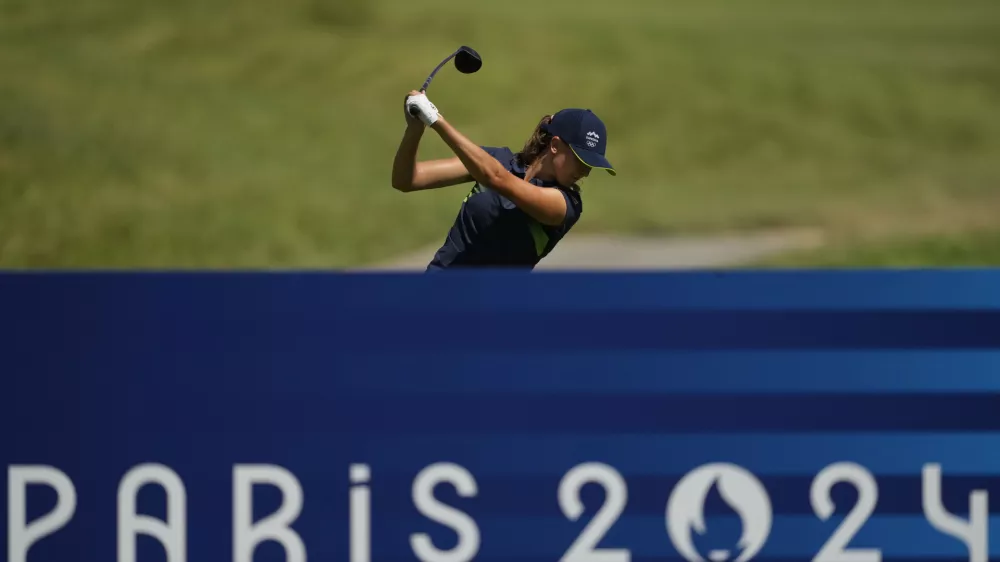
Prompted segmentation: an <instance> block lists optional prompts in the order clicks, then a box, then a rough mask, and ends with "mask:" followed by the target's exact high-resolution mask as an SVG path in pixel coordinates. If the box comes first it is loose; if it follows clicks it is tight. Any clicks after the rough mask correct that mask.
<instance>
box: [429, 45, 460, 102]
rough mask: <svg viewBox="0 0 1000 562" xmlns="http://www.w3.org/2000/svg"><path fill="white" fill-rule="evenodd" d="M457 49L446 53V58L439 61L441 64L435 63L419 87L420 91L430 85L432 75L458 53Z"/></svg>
mask: <svg viewBox="0 0 1000 562" xmlns="http://www.w3.org/2000/svg"><path fill="white" fill-rule="evenodd" d="M460 50H461V49H459V51H460ZM459 51H455V52H454V53H452V54H450V55H448V58H446V59H444V60H443V61H441V64H439V65H437V67H435V68H434V70H433V71H432V72H431V73H430V76H428V77H427V80H424V85H423V86H422V87H421V88H420V91H421V92H423V91H426V90H427V87H428V86H430V85H431V80H433V79H434V75H435V74H437V73H438V71H439V70H441V67H443V66H444V65H445V64H447V63H448V61H450V60H451V59H453V58H454V57H455V55H457V54H458V53H459Z"/></svg>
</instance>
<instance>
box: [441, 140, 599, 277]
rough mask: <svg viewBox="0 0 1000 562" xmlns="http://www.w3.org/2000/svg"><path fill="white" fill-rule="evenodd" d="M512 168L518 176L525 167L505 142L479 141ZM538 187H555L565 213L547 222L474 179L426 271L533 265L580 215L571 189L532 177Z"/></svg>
mask: <svg viewBox="0 0 1000 562" xmlns="http://www.w3.org/2000/svg"><path fill="white" fill-rule="evenodd" d="M482 148H483V150H485V151H486V152H488V153H489V154H490V155H491V156H493V157H494V158H496V159H497V161H498V162H500V163H501V164H503V165H504V167H505V168H507V170H508V171H510V172H511V173H512V174H514V175H516V176H518V177H520V178H521V179H524V174H525V171H526V170H525V168H524V167H523V166H520V165H519V164H518V163H517V159H516V158H515V156H514V153H513V152H512V151H511V150H510V149H509V148H507V147H488V146H484V147H482ZM530 183H532V184H534V185H537V186H539V189H541V188H548V187H551V188H555V189H558V190H559V191H560V192H562V194H563V197H565V198H566V218H565V219H564V220H563V223H562V224H560V225H555V226H549V225H545V224H542V223H540V222H538V221H536V220H535V219H533V218H531V217H530V216H529V215H528V214H527V213H525V212H524V211H522V210H521V209H519V208H517V206H516V205H514V203H512V202H511V201H510V200H509V199H507V198H506V197H504V196H503V195H501V194H499V193H498V192H496V191H494V190H493V189H491V188H490V187H488V186H484V185H480V184H479V183H478V182H477V183H476V184H475V185H474V186H473V187H472V191H471V192H469V195H468V196H467V197H466V198H465V200H464V201H463V202H462V208H461V209H460V210H459V212H458V217H456V218H455V224H454V225H452V227H451V230H450V231H449V232H448V236H447V238H445V241H444V244H443V245H442V246H441V249H439V250H438V251H437V254H435V255H434V259H433V260H432V261H431V263H430V264H429V265H428V266H427V271H437V270H442V269H445V268H449V267H471V266H478V267H518V268H528V269H533V268H534V267H535V265H537V264H538V262H539V261H540V260H541V259H542V258H544V257H545V256H547V255H548V254H549V252H551V251H552V249H553V248H555V246H556V244H557V243H558V242H559V241H560V240H562V238H563V236H565V235H566V233H568V232H569V230H570V229H571V228H573V225H575V224H576V222H577V221H578V220H579V219H580V213H582V212H583V201H582V200H581V198H580V192H579V190H577V189H573V188H568V187H564V186H560V185H558V184H556V183H555V182H554V181H553V182H544V181H542V180H540V179H538V178H533V179H532V180H531V181H530Z"/></svg>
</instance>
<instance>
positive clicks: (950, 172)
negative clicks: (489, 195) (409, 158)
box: [0, 0, 1000, 267]
mask: <svg viewBox="0 0 1000 562" xmlns="http://www.w3.org/2000/svg"><path fill="white" fill-rule="evenodd" d="M461 44H469V45H472V46H474V47H475V48H476V49H478V50H479V52H480V53H482V55H483V57H484V60H485V66H484V68H483V70H482V71H481V72H480V73H478V74H476V75H472V76H462V75H459V74H458V73H456V72H455V71H454V69H446V70H444V71H442V72H441V73H440V74H439V76H438V77H437V78H436V80H435V83H434V84H433V85H432V86H431V90H430V94H431V99H432V100H434V102H435V103H436V104H437V106H438V107H439V108H440V109H441V111H442V113H444V114H445V115H446V116H447V117H448V118H449V119H450V120H451V121H452V122H453V123H455V124H456V125H457V126H458V127H459V128H460V129H461V130H463V131H464V132H465V133H466V134H468V135H469V136H470V137H472V138H473V139H474V140H476V141H477V142H479V143H480V144H505V145H512V146H514V147H519V146H520V145H521V144H522V143H523V141H524V139H525V138H526V136H527V135H528V134H529V133H530V130H531V128H532V127H533V126H534V125H535V123H536V122H537V121H538V119H539V117H540V116H541V115H543V114H544V113H547V112H552V111H554V110H556V109H559V108H561V107H564V106H585V107H590V108H593V109H594V110H595V111H597V112H598V113H599V114H600V115H601V116H602V117H603V118H604V119H605V120H606V121H607V123H608V125H609V140H610V152H609V156H610V158H611V160H612V162H614V163H615V165H616V167H617V168H618V170H619V176H618V177H617V178H611V177H608V176H606V175H604V174H594V175H593V176H592V177H591V179H589V180H588V181H587V182H586V185H585V212H584V215H583V219H582V220H581V222H580V224H579V226H578V228H579V230H580V231H583V230H586V231H590V232H604V231H619V232H640V233H646V234H657V233H669V232H678V231H683V232H698V231H712V230H729V229H736V228H746V229H750V228H758V227H776V226H818V227H822V228H824V229H826V230H827V231H828V232H829V233H830V236H831V239H833V240H834V241H840V242H841V243H845V244H848V243H849V244H867V243H869V241H871V243H873V244H876V243H878V240H879V239H880V238H882V237H892V239H893V240H896V239H898V238H899V237H909V236H918V237H922V238H920V239H926V237H928V236H930V237H934V236H937V234H938V233H949V235H958V234H960V233H962V232H964V231H966V230H970V229H978V228H981V227H984V226H991V225H996V224H998V223H1000V2H996V1H995V0H955V1H943V0H894V1H882V0H865V1H862V0H810V1H802V0H770V1H759V0H752V1H745V2H742V1H741V2H736V1H722V0H689V1H670V0H648V1H644V0H619V1H616V2H585V3H582V4H581V3H580V2H570V1H567V0H555V1H551V2H548V3H543V2H527V1H521V0H517V1H513V2H506V3H503V4H497V3H477V2H463V3H458V2H453V1H452V2H445V1H443V0H428V1H421V2H415V3H404V2H401V1H391V2H390V1H388V0H377V1H376V2H374V3H371V2H363V1H362V0H283V1H282V2H265V1H263V0H228V1H226V0H173V1H170V2H164V1H153V0H84V1H81V2H75V3H71V2H58V1H55V0H0V266H45V267H79V266H88V267H89V266H93V267H340V266H347V265H356V264H360V263H364V262H370V261H373V260H378V259H382V258H385V257H388V256H391V255H394V254H397V253H399V252H401V251H406V250H409V249H412V248H414V247H420V246H424V245H426V244H428V243H431V244H433V243H435V242H438V241H440V240H441V239H442V237H443V236H444V234H445V232H446V229H447V228H448V227H449V225H450V224H451V221H452V220H453V218H454V214H455V211H456V210H457V208H458V205H459V203H460V202H461V200H462V198H463V197H464V195H465V193H466V191H467V188H466V187H457V188H452V189H447V190H439V191H437V192H427V193H418V194H410V195H404V194H400V193H398V192H395V191H394V190H392V188H391V187H390V186H389V177H390V166H391V162H392V158H393V155H394V152H395V148H396V144H397V142H398V139H399V136H400V134H401V133H402V130H403V117H402V100H403V97H404V95H405V93H406V92H407V91H408V90H409V89H412V88H416V87H418V86H419V85H420V83H421V82H422V81H423V79H424V78H425V77H426V74H427V73H428V72H429V71H430V69H431V68H432V67H433V66H434V65H435V64H436V63H437V62H438V61H439V60H440V59H441V57H443V56H444V55H446V54H447V53H449V52H451V51H452V50H454V49H455V48H456V47H457V46H458V45H461ZM422 155H423V156H425V157H436V156H445V155H448V152H447V149H446V148H445V147H444V145H443V143H441V142H440V141H439V140H438V139H437V138H436V137H435V136H434V134H433V133H429V134H428V135H427V136H426V137H425V144H424V146H423V149H422ZM991 239H992V240H994V241H995V240H997V238H996V237H993V238H991ZM989 252H990V250H987V251H986V254H984V255H993V256H996V255H997V253H996V251H995V250H993V251H992V252H993V253H992V254H989ZM819 261H822V260H819ZM883 261H884V260H883ZM889 261H891V260H889Z"/></svg>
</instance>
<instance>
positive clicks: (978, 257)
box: [756, 229, 1000, 268]
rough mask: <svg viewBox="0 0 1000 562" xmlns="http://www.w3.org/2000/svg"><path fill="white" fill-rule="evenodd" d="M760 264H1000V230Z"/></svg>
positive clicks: (894, 240) (836, 248)
mask: <svg viewBox="0 0 1000 562" xmlns="http://www.w3.org/2000/svg"><path fill="white" fill-rule="evenodd" d="M756 265H757V266H760V267H783V268H787V267H792V268H799V267H809V268H859V267H861V268H885V267H888V268H922V267H997V266H998V265H1000V230H998V229H994V230H982V231H971V232H961V233H948V234H937V235H924V236H898V237H891V238H888V239H885V240H879V241H868V242H865V243H853V244H851V243H842V244H833V245H831V246H829V247H827V248H824V249H822V250H821V251H809V252H796V253H791V254H788V255H785V256H780V257H778V258H775V259H770V260H767V261H764V262H762V263H760V264H756Z"/></svg>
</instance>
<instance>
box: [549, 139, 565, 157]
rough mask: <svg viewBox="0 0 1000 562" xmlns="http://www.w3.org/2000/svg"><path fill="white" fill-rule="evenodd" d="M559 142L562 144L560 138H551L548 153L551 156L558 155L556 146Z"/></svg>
mask: <svg viewBox="0 0 1000 562" xmlns="http://www.w3.org/2000/svg"><path fill="white" fill-rule="evenodd" d="M561 142H562V139H561V138H559V137H552V142H550V143H549V152H551V153H552V154H556V153H558V152H559V146H558V144H559V143H561Z"/></svg>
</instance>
